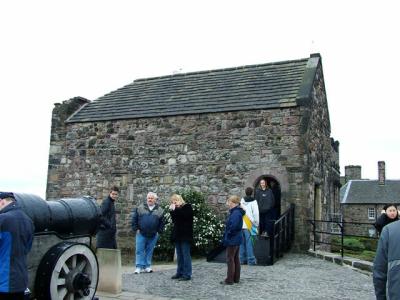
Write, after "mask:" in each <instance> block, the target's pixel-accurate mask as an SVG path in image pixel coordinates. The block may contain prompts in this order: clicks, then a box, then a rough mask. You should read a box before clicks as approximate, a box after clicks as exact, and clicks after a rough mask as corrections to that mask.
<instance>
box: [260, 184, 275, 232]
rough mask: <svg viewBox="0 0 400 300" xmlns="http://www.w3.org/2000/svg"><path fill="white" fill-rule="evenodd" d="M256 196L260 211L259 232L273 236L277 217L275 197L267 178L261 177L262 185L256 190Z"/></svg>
mask: <svg viewBox="0 0 400 300" xmlns="http://www.w3.org/2000/svg"><path fill="white" fill-rule="evenodd" d="M255 198H256V200H257V204H258V210H259V212H260V230H259V233H260V235H262V236H272V231H273V222H274V219H275V209H274V206H275V199H274V194H273V193H272V190H271V189H270V188H269V187H268V185H267V181H266V180H265V179H261V181H260V187H259V188H258V189H257V190H256V195H255Z"/></svg>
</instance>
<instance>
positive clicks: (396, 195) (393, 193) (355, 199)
mask: <svg viewBox="0 0 400 300" xmlns="http://www.w3.org/2000/svg"><path fill="white" fill-rule="evenodd" d="M340 202H341V204H387V203H399V202H400V180H386V181H385V184H384V185H380V184H379V181H378V180H350V181H348V182H347V183H346V184H345V185H344V186H342V188H341V189H340Z"/></svg>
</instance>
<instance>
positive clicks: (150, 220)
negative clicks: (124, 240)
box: [132, 192, 164, 274]
mask: <svg viewBox="0 0 400 300" xmlns="http://www.w3.org/2000/svg"><path fill="white" fill-rule="evenodd" d="M157 198H158V197H157V194H156V193H152V192H150V193H148V194H147V198H146V203H142V204H140V205H139V206H138V207H137V208H135V209H134V210H133V212H132V230H133V232H135V233H136V261H135V264H136V269H135V274H139V273H142V272H145V273H151V272H153V270H152V269H151V260H152V257H153V250H154V247H155V246H156V243H157V240H158V237H159V233H161V232H162V231H163V230H164V210H163V209H162V208H161V207H160V206H159V205H158V204H157V203H156V201H157Z"/></svg>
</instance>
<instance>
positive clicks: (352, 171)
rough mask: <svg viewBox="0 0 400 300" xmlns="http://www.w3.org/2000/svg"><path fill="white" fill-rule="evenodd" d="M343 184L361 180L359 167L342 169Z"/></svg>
mask: <svg viewBox="0 0 400 300" xmlns="http://www.w3.org/2000/svg"><path fill="white" fill-rule="evenodd" d="M344 178H345V183H346V182H348V181H349V180H353V179H361V166H345V167H344Z"/></svg>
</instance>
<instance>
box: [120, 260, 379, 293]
mask: <svg viewBox="0 0 400 300" xmlns="http://www.w3.org/2000/svg"><path fill="white" fill-rule="evenodd" d="M175 268H176V267H175V266H174V265H171V266H163V267H161V266H160V267H157V266H155V267H154V269H155V272H154V273H151V274H139V275H135V274H124V275H123V278H122V280H123V284H122V286H123V291H124V292H126V293H128V294H131V295H132V298H135V299H145V298H146V299H254V300H255V299H363V300H365V299H375V297H374V291H373V285H372V277H371V276H370V275H366V274H363V273H360V272H358V271H355V270H354V269H351V268H349V267H347V266H339V265H337V264H334V263H331V262H327V261H324V260H321V259H318V258H315V257H311V256H308V255H305V254H304V255H302V254H287V255H286V256H285V257H283V258H281V259H280V260H279V261H278V262H276V263H275V264H274V265H273V266H242V272H241V280H240V283H239V284H235V285H233V286H223V285H221V284H220V283H219V282H220V281H221V280H223V279H224V278H225V274H226V265H225V264H222V263H208V262H205V261H197V262H195V263H194V264H193V279H192V280H191V281H176V280H172V279H170V277H171V276H172V275H174V274H175ZM134 295H136V296H135V297H134ZM139 295H142V297H140V296H139ZM145 295H147V296H145Z"/></svg>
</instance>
